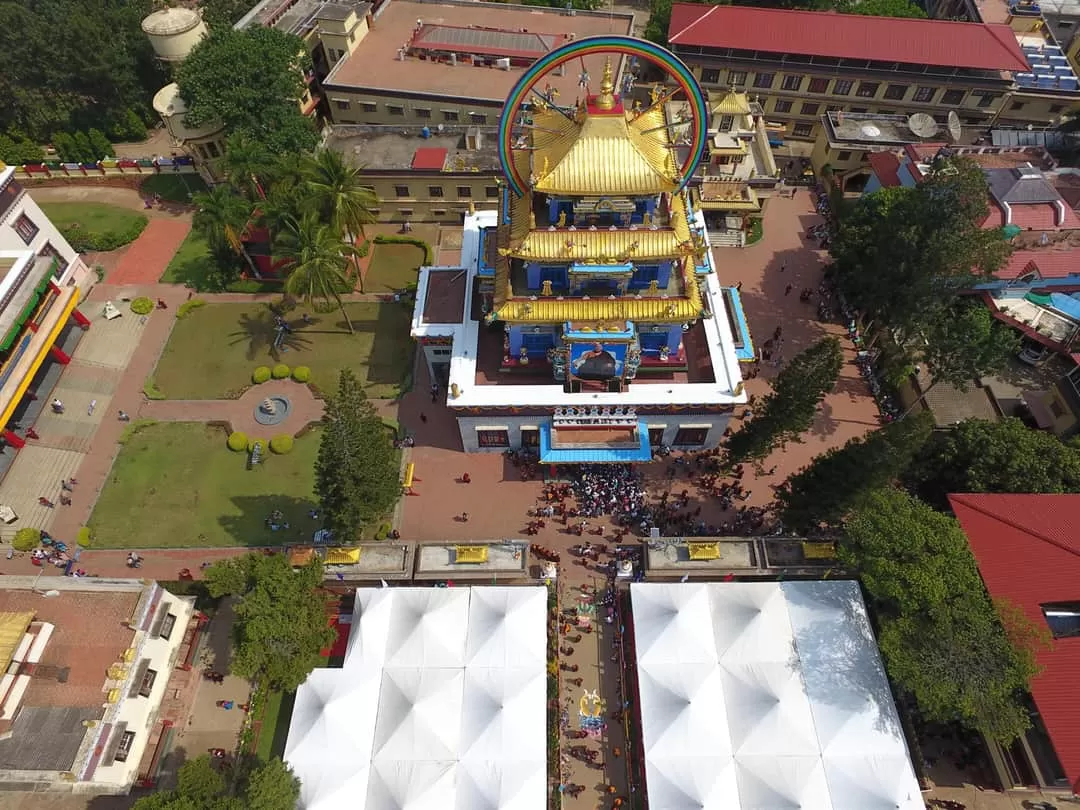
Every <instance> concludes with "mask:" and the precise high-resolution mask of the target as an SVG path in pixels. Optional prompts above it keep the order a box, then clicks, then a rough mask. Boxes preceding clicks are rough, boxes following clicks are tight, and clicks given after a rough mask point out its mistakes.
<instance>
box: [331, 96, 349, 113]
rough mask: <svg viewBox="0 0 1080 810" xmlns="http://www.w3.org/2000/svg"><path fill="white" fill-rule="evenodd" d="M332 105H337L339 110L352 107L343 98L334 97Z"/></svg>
mask: <svg viewBox="0 0 1080 810" xmlns="http://www.w3.org/2000/svg"><path fill="white" fill-rule="evenodd" d="M334 106H335V107H337V108H338V109H339V110H347V109H349V108H350V107H352V105H351V104H350V103H349V102H348V101H346V100H345V99H343V98H336V99H334Z"/></svg>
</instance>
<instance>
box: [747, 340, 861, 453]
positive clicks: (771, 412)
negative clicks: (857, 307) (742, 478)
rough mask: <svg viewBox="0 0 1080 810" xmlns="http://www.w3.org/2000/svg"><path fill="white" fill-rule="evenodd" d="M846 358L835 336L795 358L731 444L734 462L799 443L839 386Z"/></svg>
mask: <svg viewBox="0 0 1080 810" xmlns="http://www.w3.org/2000/svg"><path fill="white" fill-rule="evenodd" d="M842 364H843V355H842V354H841V351H840V341H839V340H837V339H836V338H834V337H827V338H823V339H822V340H819V341H818V342H817V343H815V344H814V345H812V346H810V347H809V348H807V349H805V350H803V351H802V352H800V353H799V354H797V355H795V356H794V357H793V358H792V359H791V362H790V363H788V365H787V366H786V367H785V368H784V369H783V370H782V371H781V372H780V373H779V374H778V375H777V376H776V379H775V380H774V381H773V390H772V393H771V394H769V395H768V396H766V397H765V399H764V401H763V402H762V403H761V405H760V406H758V407H756V408H755V409H754V416H753V418H752V419H750V421H748V422H744V423H743V426H742V428H740V430H739V431H738V432H737V433H735V434H734V435H733V436H732V437H731V438H730V439H728V443H727V452H728V459H729V461H731V462H732V463H738V462H740V461H746V460H755V461H756V460H760V459H763V458H765V456H767V455H768V454H769V453H770V452H772V450H773V449H774V448H775V447H778V446H780V445H782V444H784V443H786V442H789V441H798V440H799V434H801V433H803V432H805V431H807V430H809V429H810V426H811V425H812V424H813V423H814V414H815V413H816V412H817V406H818V404H819V403H820V402H821V400H822V398H823V397H824V396H825V394H827V393H828V392H829V391H831V390H832V389H833V386H835V385H836V380H837V378H838V377H839V376H840V366H841V365H842Z"/></svg>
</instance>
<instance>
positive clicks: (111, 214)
mask: <svg viewBox="0 0 1080 810" xmlns="http://www.w3.org/2000/svg"><path fill="white" fill-rule="evenodd" d="M41 210H42V211H44V212H45V216H47V217H48V218H49V219H50V221H51V222H52V224H53V225H55V226H56V227H57V228H58V229H60V230H63V229H64V228H65V227H68V226H71V225H79V226H81V227H82V229H83V230H85V231H89V232H91V233H105V232H106V231H125V230H127V229H128V228H135V227H136V226H138V225H139V224H143V225H145V224H146V221H147V220H146V216H144V215H143V214H140V213H138V212H136V211H132V210H130V209H127V208H120V207H119V206H117V205H108V204H107V203H74V202H45V203H41Z"/></svg>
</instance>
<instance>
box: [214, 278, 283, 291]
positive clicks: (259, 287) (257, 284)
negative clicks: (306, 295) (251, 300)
mask: <svg viewBox="0 0 1080 810" xmlns="http://www.w3.org/2000/svg"><path fill="white" fill-rule="evenodd" d="M280 289H281V282H280V281H277V280H276V279H259V278H242V279H238V280H236V281H230V282H229V283H228V284H226V285H225V292H231V293H247V294H249V295H254V294H256V293H275V292H278V291H279V290H280Z"/></svg>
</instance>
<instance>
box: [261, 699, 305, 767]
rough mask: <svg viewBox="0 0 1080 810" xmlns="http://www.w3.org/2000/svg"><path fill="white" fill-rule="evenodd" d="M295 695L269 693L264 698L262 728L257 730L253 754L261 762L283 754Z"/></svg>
mask: <svg viewBox="0 0 1080 810" xmlns="http://www.w3.org/2000/svg"><path fill="white" fill-rule="evenodd" d="M295 701H296V693H295V692H290V693H289V694H287V695H286V694H282V693H281V692H276V691H275V692H271V693H270V694H268V695H267V696H266V706H265V708H264V709H263V715H262V726H261V727H260V728H259V740H258V743H257V745H256V747H255V754H256V756H258V758H259V759H261V760H262V761H263V762H266V761H268V760H270V759H271V758H273V757H279V758H280V757H282V756H284V754H285V741H286V740H287V739H288V737H289V721H290V720H291V719H292V710H293V703H294V702H295Z"/></svg>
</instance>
